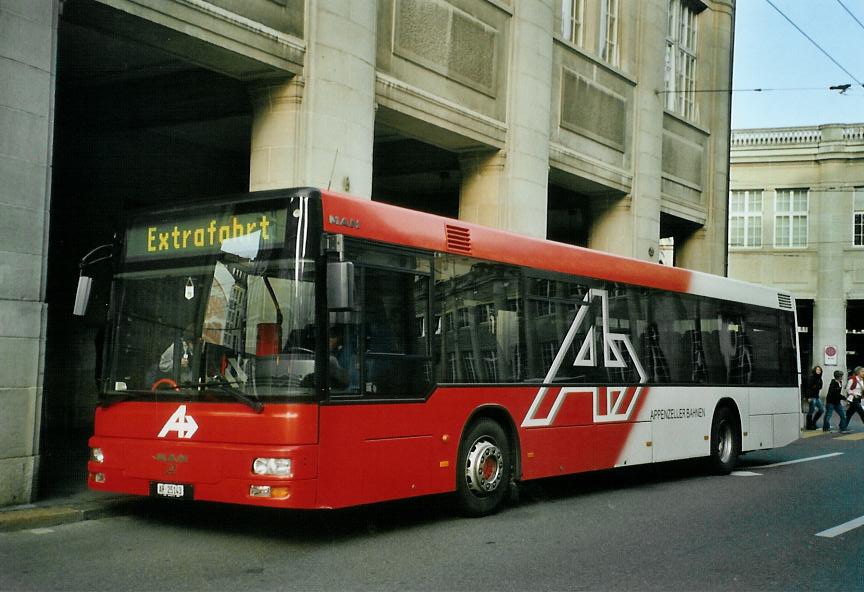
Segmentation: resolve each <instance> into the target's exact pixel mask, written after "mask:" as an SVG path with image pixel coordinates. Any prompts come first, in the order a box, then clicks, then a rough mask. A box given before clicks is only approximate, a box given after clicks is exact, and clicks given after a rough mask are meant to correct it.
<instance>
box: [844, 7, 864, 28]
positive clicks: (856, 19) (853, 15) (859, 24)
mask: <svg viewBox="0 0 864 592" xmlns="http://www.w3.org/2000/svg"><path fill="white" fill-rule="evenodd" d="M837 4H839V5H840V6H842V7H843V10H845V11H846V12H847V13H848V14H849V16H851V17H852V20H854V21H855V22H856V23H858V26H859V27H861V28H862V29H864V23H862V22H861V21H859V20H858V17H857V16H855V14H854V13H853V12H852V11H851V10H849V9H848V8H847V7H846V5H845V4H843V2H842V0H837Z"/></svg>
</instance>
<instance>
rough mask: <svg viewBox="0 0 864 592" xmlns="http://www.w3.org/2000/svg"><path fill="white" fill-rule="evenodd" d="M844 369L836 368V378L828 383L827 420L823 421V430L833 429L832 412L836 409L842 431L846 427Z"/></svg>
mask: <svg viewBox="0 0 864 592" xmlns="http://www.w3.org/2000/svg"><path fill="white" fill-rule="evenodd" d="M842 391H843V371H842V370H835V371H834V378H832V379H831V382H830V383H828V396H827V397H826V398H825V421H824V422H822V431H823V432H830V431H831V414H832V413H833V412H834V411H836V412H837V415H839V416H840V427H839V428H838V429H839V430H840V431H841V432H842V431H843V430H845V429H846V411H844V410H843V403H842V402H841V401H842V400H843V395H842Z"/></svg>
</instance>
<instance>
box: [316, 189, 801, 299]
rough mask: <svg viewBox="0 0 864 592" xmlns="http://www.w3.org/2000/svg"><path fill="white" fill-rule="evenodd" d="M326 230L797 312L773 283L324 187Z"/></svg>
mask: <svg viewBox="0 0 864 592" xmlns="http://www.w3.org/2000/svg"><path fill="white" fill-rule="evenodd" d="M321 196H322V201H323V215H324V230H325V231H327V232H333V233H340V234H344V235H346V236H356V237H361V238H367V239H370V240H376V241H380V242H384V243H393V244H398V245H403V246H408V247H416V248H421V249H429V250H434V251H442V252H447V253H454V254H461V255H466V256H471V257H476V258H478V259H485V260H490V261H498V262H501V263H509V264H513V265H521V266H527V267H533V268H537V269H544V270H548V271H558V272H562V273H568V274H573V275H579V276H584V277H591V278H596V279H600V280H606V281H611V282H621V283H627V284H635V285H639V286H645V287H648V288H657V289H661V290H670V291H673V292H683V293H688V294H694V295H699V296H708V297H713V298H720V299H724V300H732V301H738V302H746V303H749V304H755V305H759V306H766V307H769V308H782V309H786V310H794V300H793V299H792V297H791V295H790V294H788V293H786V292H783V291H781V290H777V289H774V288H767V287H765V286H759V285H756V284H750V283H746V282H741V281H738V280H732V279H729V278H725V277H721V276H716V275H711V274H707V273H702V272H698V271H691V270H687V269H682V268H677V267H667V266H665V265H659V264H657V263H652V262H648V261H640V260H638V259H633V258H630V257H623V256H620V255H614V254H610V253H604V252H601V251H595V250H593V249H587V248H584V247H576V246H573V245H567V244H564V243H558V242H554V241H548V240H544V239H539V238H534V237H529V236H525V235H520V234H515V233H512V232H507V231H504V230H498V229H495V228H490V227H487V226H482V225H479V224H472V223H470V222H464V221H462V220H455V219H451V218H445V217H443V216H438V215H435V214H429V213H426V212H420V211H416V210H409V209H407V208H402V207H398V206H394V205H390V204H385V203H381V202H373V201H371V200H367V199H360V198H357V197H352V196H349V195H344V194H340V193H336V192H332V191H325V190H322V191H321Z"/></svg>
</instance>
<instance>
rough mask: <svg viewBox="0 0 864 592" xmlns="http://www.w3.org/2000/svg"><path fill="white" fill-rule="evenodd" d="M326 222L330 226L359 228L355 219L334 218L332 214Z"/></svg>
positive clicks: (358, 222) (358, 223) (358, 221)
mask: <svg viewBox="0 0 864 592" xmlns="http://www.w3.org/2000/svg"><path fill="white" fill-rule="evenodd" d="M327 220H328V221H329V222H330V224H335V225H337V226H346V227H348V228H360V220H357V219H356V218H347V217H345V216H336V215H334V214H330V217H329V218H328V219H327Z"/></svg>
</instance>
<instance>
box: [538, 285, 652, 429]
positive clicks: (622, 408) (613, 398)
mask: <svg viewBox="0 0 864 592" xmlns="http://www.w3.org/2000/svg"><path fill="white" fill-rule="evenodd" d="M598 298H599V299H600V308H601V320H602V331H603V366H604V367H605V368H626V367H627V362H626V361H625V358H624V356H623V355H622V351H623V350H622V346H623V347H624V348H625V349H626V352H627V354H628V356H629V358H630V360H632V361H633V365H634V366H635V368H636V372H637V373H638V374H639V383H640V384H643V383H645V382H646V381H647V379H648V376H647V374H646V373H645V369H644V368H643V367H642V363H641V362H640V361H639V356H637V355H636V350H635V348H634V347H633V343H632V342H631V341H630V337H629V336H628V335H624V334H623V333H612V332H610V330H609V293H608V292H607V291H606V290H603V289H599V288H593V289H591V290H588V293H587V294H586V295H585V298H583V299H582V305H581V306H580V307H579V311H578V312H577V313H576V318H574V319H573V323H572V324H571V325H570V329H569V330H568V331H567V336H566V337H565V338H564V342H563V343H562V344H561V347H560V348H559V349H558V353H557V354H556V356H555V360H554V361H553V362H552V366H551V367H550V368H549V371H548V372H547V374H546V378H544V379H543V382H544V384H549V383H551V382H552V381H554V380H555V377H556V376H557V375H558V371H559V369H560V368H561V365H562V364H563V363H564V359H565V358H566V356H567V352H568V351H569V350H570V347H571V346H572V345H573V341H574V340H575V339H576V335H577V334H579V330H580V329H581V328H582V325H583V323H584V322H585V318H586V317H587V316H588V311H589V310H590V309H591V305H592V303H593V302H594V301H595V300H596V299H598ZM596 330H597V326H596V325H591V326H590V327H588V329H587V331H586V332H585V338H584V339H583V341H582V345H581V347H580V348H579V353H578V354H576V359H575V360H574V362H573V366H593V367H597V366H598V365H599V360H598V358H597V351H596V350H597V346H596V342H597V340H596V338H595V332H596ZM549 390H550V387H548V386H544V387H541V388H540V389H539V390H538V391H537V394H536V395H535V396H534V402H533V403H532V404H531V408H530V409H529V410H528V413H527V414H526V415H525V419H523V420H522V427H525V428H533V427H546V426H551V425H552V424H553V423H554V422H555V418H556V417H557V415H558V412H559V411H560V410H561V407H562V405H563V404H564V400H565V399H566V398H567V395H570V394H572V393H588V392H590V393H591V395H592V397H593V403H594V404H593V417H594V423H607V422H612V421H626V420H628V419H630V416H631V414H632V413H633V410H634V409H636V402H637V401H638V400H639V397H640V395H641V394H642V387H641V386H637V387H635V388H634V387H612V386H609V387H605V391H606V396H605V401H603V402H604V403H605V405H603V406H602V407H601V405H600V403H601V400H600V398H601V393H600V387H597V386H594V387H585V386H580V387H564V388H561V389H560V390H559V391H558V395H557V396H556V397H555V401H554V402H553V403H552V407H551V408H550V409H549V412H548V414H547V415H546V417H538V413H539V411H540V409H541V407H542V406H543V401H544V399H545V398H546V395H547V394H548V391H549ZM631 394H632V396H630V395H631Z"/></svg>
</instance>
